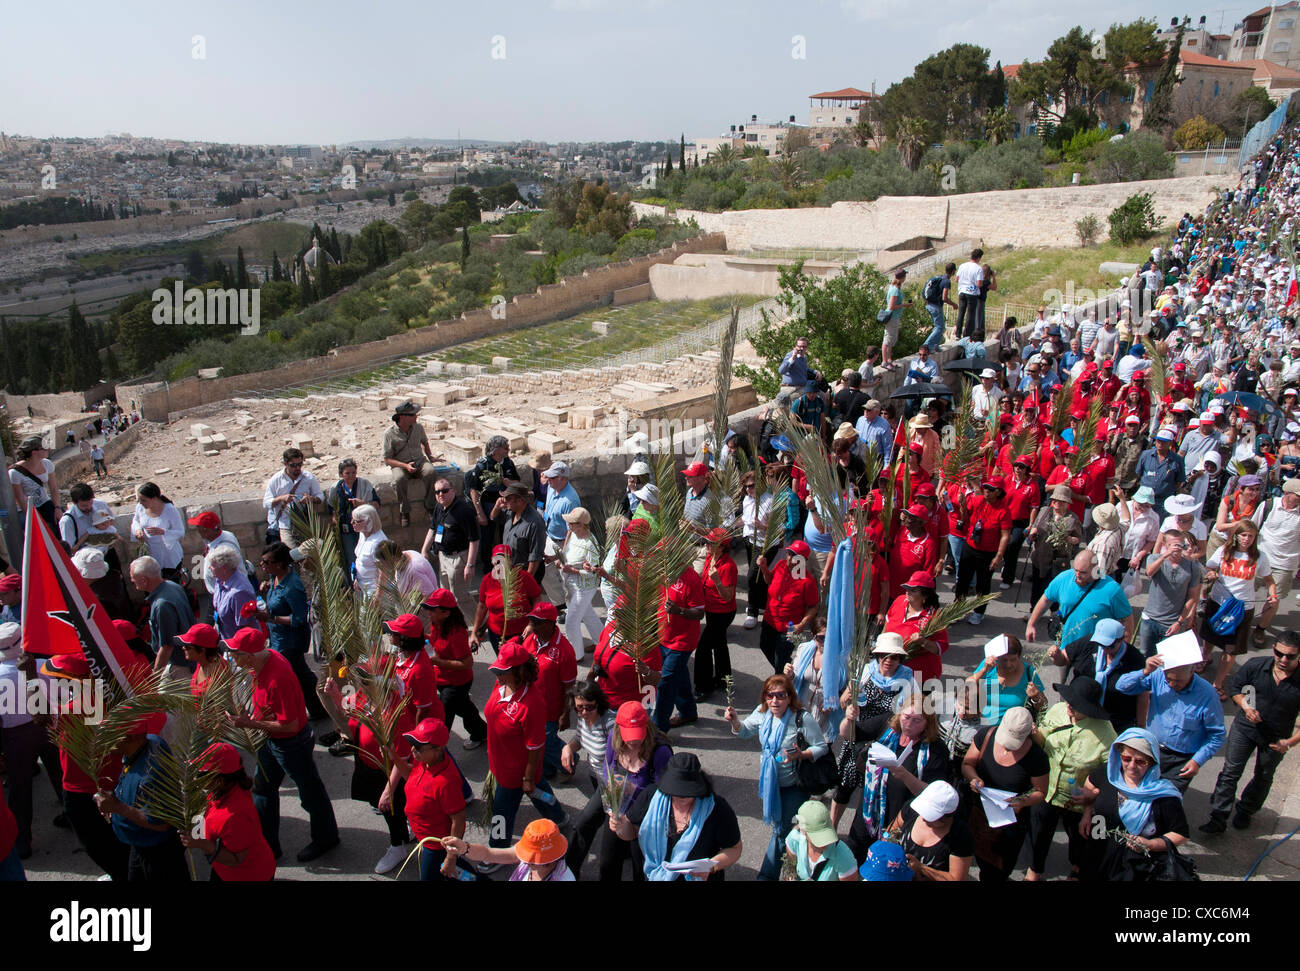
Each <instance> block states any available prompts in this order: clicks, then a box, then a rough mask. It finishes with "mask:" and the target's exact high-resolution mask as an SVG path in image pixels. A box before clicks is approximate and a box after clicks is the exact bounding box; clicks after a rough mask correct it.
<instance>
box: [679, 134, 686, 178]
mask: <svg viewBox="0 0 1300 971" xmlns="http://www.w3.org/2000/svg"><path fill="white" fill-rule="evenodd" d="M677 163H678V164H677V167H678V168H679V169H681V170H682V171H683V172H685V171H686V132H682V150H681V154H679V155H678V156H677Z"/></svg>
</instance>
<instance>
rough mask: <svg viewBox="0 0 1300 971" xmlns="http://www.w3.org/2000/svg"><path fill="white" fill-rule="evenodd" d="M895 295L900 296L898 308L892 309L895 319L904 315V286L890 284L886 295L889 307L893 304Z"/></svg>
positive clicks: (886, 303)
mask: <svg viewBox="0 0 1300 971" xmlns="http://www.w3.org/2000/svg"><path fill="white" fill-rule="evenodd" d="M895 297H897V298H898V308H897V309H896V310H893V311H890V313H891V314H892V316H893V319H894V320H898V319H899V318H900V317H902V316H903V289H902V287H896V286H894V285H893V284H892V283H891V284H890V285H889V292H888V293H887V294H886V295H885V306H886V307H888V306H889V305H890V304H892V303H893V302H894V298H895Z"/></svg>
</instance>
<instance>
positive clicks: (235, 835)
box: [180, 742, 275, 883]
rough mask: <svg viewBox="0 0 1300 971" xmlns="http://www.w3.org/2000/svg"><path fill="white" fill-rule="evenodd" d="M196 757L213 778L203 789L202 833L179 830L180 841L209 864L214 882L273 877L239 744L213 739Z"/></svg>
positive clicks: (272, 863) (272, 862)
mask: <svg viewBox="0 0 1300 971" xmlns="http://www.w3.org/2000/svg"><path fill="white" fill-rule="evenodd" d="M202 758H203V766H202V770H203V771H204V772H213V773H215V774H216V776H217V783H216V785H215V786H214V787H213V789H212V791H211V792H210V793H209V794H208V808H207V809H206V810H205V811H204V813H203V826H202V829H201V832H202V834H203V835H202V837H196V836H193V835H191V834H190V833H188V832H186V831H184V830H182V831H181V833H180V838H181V843H182V844H183V845H184V846H185V848H186V849H195V850H198V851H199V852H200V853H202V854H203V855H204V856H206V857H207V858H208V861H209V862H210V863H211V864H212V875H211V877H210V879H212V880H214V881H217V882H218V883H221V882H226V881H229V882H234V881H241V882H261V883H265V882H266V881H268V880H271V879H273V878H274V877H275V856H274V855H273V854H272V853H271V844H270V843H268V842H267V841H266V837H265V836H263V835H262V824H261V822H259V820H258V817H257V807H256V806H254V805H253V797H252V795H250V794H249V790H250V789H252V788H253V780H252V779H250V778H249V777H248V773H247V772H245V771H244V761H243V758H242V757H241V756H240V754H239V749H237V748H235V747H234V746H233V745H229V744H227V743H226V742H214V743H213V744H212V745H210V746H208V748H207V750H206V751H204V753H203V755H202Z"/></svg>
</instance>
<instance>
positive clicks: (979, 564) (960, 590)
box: [953, 543, 997, 616]
mask: <svg viewBox="0 0 1300 971" xmlns="http://www.w3.org/2000/svg"><path fill="white" fill-rule="evenodd" d="M996 555H997V554H996V553H989V552H987V551H985V550H977V549H976V548H975V547H973V546H971V545H970V544H969V543H967V544H966V551H965V552H964V553H962V555H961V562H960V563H958V564H957V586H956V587H955V588H954V589H953V595H954V596H955V597H956V598H957V599H958V600H960V599H961V598H962V597H964V596H966V593H967V591H969V590H970V586H971V581H972V580H974V581H975V593H976V594H978V595H979V596H983V595H984V594H986V593H988V592H989V591H990V590H992V589H993V569H992V567H991V566H990V564H991V563H992V562H993V557H995V556H996ZM986 610H988V605H987V604H986V605H985V606H983V607H980V608H978V609H977V610H976V611H975V613H977V614H979V615H980V616H983V615H984V612H985V611H986Z"/></svg>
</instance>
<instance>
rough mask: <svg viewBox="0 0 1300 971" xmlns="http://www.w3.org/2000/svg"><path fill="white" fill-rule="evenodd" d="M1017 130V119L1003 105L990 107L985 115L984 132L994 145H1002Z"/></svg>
mask: <svg viewBox="0 0 1300 971" xmlns="http://www.w3.org/2000/svg"><path fill="white" fill-rule="evenodd" d="M1014 132H1015V121H1014V120H1013V119H1012V117H1011V113H1010V112H1009V111H1007V109H1006V107H1005V106H1003V105H998V106H997V107H996V108H990V109H989V111H988V114H987V115H985V116H984V133H985V134H986V135H987V136H988V139H989V141H991V142H992V143H993V144H994V145H1001V144H1002V143H1003V142H1005V141H1006V140H1007V139H1009V138H1010V137H1011V135H1012V134H1013V133H1014Z"/></svg>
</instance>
